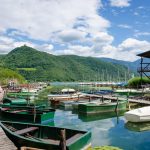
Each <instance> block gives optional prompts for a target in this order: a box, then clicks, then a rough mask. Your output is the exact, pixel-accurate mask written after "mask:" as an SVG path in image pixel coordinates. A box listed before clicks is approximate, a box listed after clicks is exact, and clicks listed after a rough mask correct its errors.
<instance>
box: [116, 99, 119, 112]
mask: <svg viewBox="0 0 150 150" xmlns="http://www.w3.org/2000/svg"><path fill="white" fill-rule="evenodd" d="M118 104H119V103H118V97H117V104H116V108H115V112H117V111H118Z"/></svg>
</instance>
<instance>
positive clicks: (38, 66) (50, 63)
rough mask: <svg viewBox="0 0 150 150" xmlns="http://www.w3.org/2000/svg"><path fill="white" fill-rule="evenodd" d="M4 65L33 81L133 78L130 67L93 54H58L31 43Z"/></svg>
mask: <svg viewBox="0 0 150 150" xmlns="http://www.w3.org/2000/svg"><path fill="white" fill-rule="evenodd" d="M2 61H3V63H4V65H5V67H8V68H11V69H13V70H15V71H18V72H19V73H20V74H21V75H23V76H24V77H25V78H26V79H27V80H34V81H41V80H42V81H85V80H86V81H98V80H101V81H102V80H109V81H110V80H111V81H115V80H118V79H119V80H124V78H125V77H126V78H130V75H128V74H126V73H127V67H125V66H123V65H119V64H113V63H109V62H104V61H101V60H99V59H97V58H92V57H81V56H74V55H62V56H55V55H51V54H48V53H45V52H41V51H37V50H36V49H33V48H31V47H28V46H25V45H24V46H21V47H18V48H15V49H14V50H12V51H11V52H10V53H8V54H7V55H6V56H5V57H3V58H2Z"/></svg>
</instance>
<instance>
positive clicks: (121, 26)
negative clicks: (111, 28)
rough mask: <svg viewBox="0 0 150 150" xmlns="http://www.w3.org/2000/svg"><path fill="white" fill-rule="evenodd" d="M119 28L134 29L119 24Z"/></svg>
mask: <svg viewBox="0 0 150 150" xmlns="http://www.w3.org/2000/svg"><path fill="white" fill-rule="evenodd" d="M118 27H120V28H125V29H131V28H132V27H131V26H129V25H127V24H119V25H118Z"/></svg>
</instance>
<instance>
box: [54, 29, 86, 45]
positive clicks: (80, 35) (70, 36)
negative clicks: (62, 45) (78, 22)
mask: <svg viewBox="0 0 150 150" xmlns="http://www.w3.org/2000/svg"><path fill="white" fill-rule="evenodd" d="M55 35H56V37H57V39H56V40H57V41H59V40H60V41H61V42H72V41H76V40H83V39H84V38H85V36H86V35H87V33H86V32H83V31H79V30H75V29H70V30H64V31H61V32H58V33H55ZM55 35H54V38H55Z"/></svg>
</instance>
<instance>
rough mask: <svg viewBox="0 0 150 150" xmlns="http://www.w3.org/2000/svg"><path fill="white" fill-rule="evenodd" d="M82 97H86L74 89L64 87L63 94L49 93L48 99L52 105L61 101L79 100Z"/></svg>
mask: <svg viewBox="0 0 150 150" xmlns="http://www.w3.org/2000/svg"><path fill="white" fill-rule="evenodd" d="M80 97H85V95H83V94H82V93H80V92H76V91H75V90H74V89H62V90H61V94H49V95H48V99H49V100H50V102H51V104H52V105H59V103H60V102H61V101H70V100H79V98H80Z"/></svg>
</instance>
